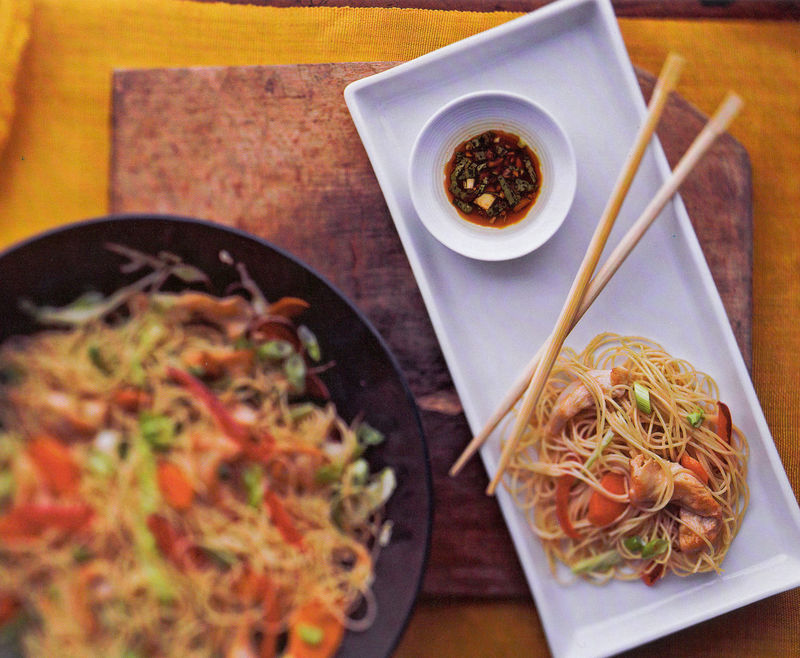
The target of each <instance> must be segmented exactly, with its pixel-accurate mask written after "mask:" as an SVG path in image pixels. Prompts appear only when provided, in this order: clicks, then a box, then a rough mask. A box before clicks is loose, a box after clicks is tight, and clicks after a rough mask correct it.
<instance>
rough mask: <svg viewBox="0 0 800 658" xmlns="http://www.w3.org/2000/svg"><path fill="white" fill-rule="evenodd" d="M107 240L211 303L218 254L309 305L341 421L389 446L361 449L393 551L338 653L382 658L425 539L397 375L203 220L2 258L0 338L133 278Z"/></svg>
mask: <svg viewBox="0 0 800 658" xmlns="http://www.w3.org/2000/svg"><path fill="white" fill-rule="evenodd" d="M107 242H117V243H120V244H124V245H126V246H129V247H132V248H134V249H139V250H141V251H144V252H147V253H157V252H158V251H161V250H166V251H170V252H173V253H175V254H178V255H179V256H181V258H183V260H184V261H186V262H187V263H191V264H192V265H195V266H197V267H199V268H201V269H202V270H203V271H204V272H206V273H207V274H208V275H209V276H210V277H211V280H212V282H213V285H214V290H213V291H212V292H215V293H217V294H223V293H224V292H225V289H226V288H227V287H228V286H229V285H231V284H234V283H236V282H237V281H238V280H239V279H238V274H237V272H236V270H235V269H234V268H232V267H231V266H230V265H224V264H222V263H221V262H220V260H219V252H220V250H223V249H224V250H226V251H228V252H229V253H230V254H231V256H232V257H233V258H234V260H235V261H237V262H242V263H244V264H245V265H246V266H247V269H248V271H249V273H250V275H251V276H252V278H253V279H254V280H255V282H256V283H257V284H258V285H259V286H260V287H261V289H262V290H263V291H264V293H265V294H266V296H267V298H268V299H272V300H275V299H278V298H279V297H281V296H283V295H290V296H295V297H302V298H304V299H306V300H307V301H308V302H310V304H311V308H310V309H309V310H308V311H306V313H305V314H304V315H303V317H302V321H303V322H304V323H305V324H307V325H308V326H309V327H310V328H312V329H313V331H314V332H315V334H316V335H317V338H318V339H319V341H320V345H321V348H322V354H323V356H324V358H325V359H326V360H332V361H334V362H335V364H336V365H335V367H334V368H332V369H330V370H328V371H326V372H325V373H324V374H323V376H322V377H323V380H324V381H325V383H326V384H327V386H328V388H329V389H330V392H331V396H332V398H333V400H334V402H335V403H336V406H337V409H338V411H339V414H340V415H341V416H342V417H343V418H345V419H346V420H348V421H349V420H351V419H352V418H354V417H355V416H356V415H358V414H361V413H363V414H365V417H366V419H367V420H368V421H369V423H370V424H372V425H373V426H375V427H377V428H378V429H380V430H381V431H383V432H384V433H385V434H386V436H387V440H386V441H385V442H384V443H383V444H382V445H381V446H378V447H377V448H375V449H373V450H372V451H370V455H369V458H370V460H371V462H372V465H373V467H374V468H379V467H381V466H383V465H385V464H388V465H391V466H392V467H393V468H394V469H395V472H396V474H397V480H398V486H397V490H396V491H395V493H394V495H393V496H392V498H391V499H390V501H389V503H388V509H387V514H388V516H389V518H391V519H392V521H393V522H394V532H393V536H392V541H391V543H390V544H389V545H388V546H387V547H386V548H385V549H384V550H383V551H382V552H381V554H380V557H379V559H378V562H377V566H376V573H375V584H374V593H375V596H376V598H377V603H378V616H377V619H376V620H375V623H374V624H373V625H372V626H371V627H370V628H369V630H367V631H365V632H362V633H352V632H351V633H347V635H346V636H345V640H344V643H343V645H342V648H341V651H340V654H339V655H341V656H359V657H362V656H370V657H372V656H387V655H389V654H390V653H391V652H392V651H393V649H394V648H395V646H396V645H397V642H398V640H399V639H400V636H401V635H402V632H403V630H404V629H405V626H406V624H407V623H408V619H409V616H410V614H411V611H412V609H413V606H414V602H415V600H416V597H417V594H418V592H419V588H420V586H421V582H422V576H423V572H424V569H425V563H426V561H427V557H428V547H429V541H430V532H431V517H432V506H433V502H432V485H431V474H430V463H429V460H428V452H427V448H426V445H425V438H424V436H423V433H422V425H421V423H420V418H419V412H418V409H417V407H416V404H415V402H414V399H413V397H412V395H411V392H410V391H409V389H408V385H407V384H406V381H405V378H404V376H403V374H402V372H401V371H400V369H399V367H398V365H397V362H396V361H395V359H394V357H393V356H392V355H391V353H390V352H389V349H388V348H387V346H386V345H385V343H384V342H383V340H382V339H381V337H380V336H379V335H378V334H377V332H376V331H375V329H374V328H373V327H372V325H371V324H370V323H369V321H368V320H367V319H366V318H365V317H364V316H363V315H362V314H361V313H360V312H359V311H358V310H357V309H356V308H355V307H354V306H353V304H352V303H351V302H349V301H348V300H347V299H346V298H345V297H344V296H343V295H342V294H341V293H340V292H338V291H337V290H336V289H335V288H334V287H333V286H332V285H331V284H330V283H328V282H327V281H325V280H324V279H323V278H322V277H321V276H320V275H318V274H316V273H315V272H314V271H313V270H311V269H310V268H309V267H307V266H306V265H304V264H303V263H301V262H299V261H298V260H297V259H295V258H294V257H292V256H290V255H289V254H287V253H286V252H284V251H282V250H280V249H278V248H276V247H275V246H273V245H271V244H269V243H267V242H265V241H264V240H261V239H259V238H257V237H255V236H252V235H250V234H247V233H244V232H242V231H238V230H235V229H231V228H227V227H224V226H221V225H218V224H214V223H211V222H206V221H200V220H195V219H188V218H182V217H171V216H159V215H136V216H131V215H125V216H111V217H103V218H99V219H93V220H88V221H85V222H80V223H78V224H72V225H69V226H66V227H63V228H59V229H55V230H52V231H49V232H47V233H44V234H42V235H39V236H36V237H34V238H31V239H29V240H27V241H25V242H23V243H21V244H19V245H16V246H14V247H12V248H10V249H8V250H6V251H5V252H4V253H2V254H0V318H2V326H0V339H5V338H7V337H8V336H10V335H12V334H18V333H29V332H31V331H33V330H35V329H37V327H36V326H35V324H34V323H33V322H32V321H31V319H30V318H29V317H28V316H27V315H26V314H24V313H23V312H22V311H21V310H20V309H19V306H18V302H19V300H20V299H21V298H29V299H30V300H32V301H33V302H34V303H36V304H50V305H62V304H66V303H68V302H70V301H72V300H73V299H74V298H75V297H76V296H78V295H79V294H80V293H83V292H85V291H86V290H89V289H94V290H100V291H101V292H103V293H110V292H113V291H114V290H116V289H117V288H119V287H120V286H122V285H125V284H126V283H130V282H131V280H132V278H131V277H129V276H125V275H123V274H121V273H120V271H119V266H120V265H121V264H122V262H123V259H122V258H121V257H120V256H118V255H117V254H114V253H112V252H110V251H108V250H107V249H105V248H104V246H103V245H104V244H105V243H107Z"/></svg>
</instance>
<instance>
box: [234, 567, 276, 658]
mask: <svg viewBox="0 0 800 658" xmlns="http://www.w3.org/2000/svg"><path fill="white" fill-rule="evenodd" d="M234 587H235V591H236V595H237V596H238V597H239V599H240V600H241V602H242V603H243V604H244V605H246V606H252V605H255V604H257V603H259V602H260V603H261V606H262V610H263V615H264V621H265V622H266V625H265V628H263V629H262V638H261V643H260V646H259V652H258V655H259V658H273V657H274V656H275V655H277V652H278V631H277V624H278V621H279V620H280V610H279V608H278V597H277V589H276V587H275V584H274V583H273V582H272V579H271V578H270V577H269V576H268V575H267V574H265V573H263V572H257V571H254V570H253V569H251V568H250V566H246V567H245V569H244V571H243V572H242V575H241V577H240V578H239V579H238V580H237V581H236V583H235V585H234Z"/></svg>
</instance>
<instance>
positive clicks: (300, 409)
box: [289, 402, 316, 422]
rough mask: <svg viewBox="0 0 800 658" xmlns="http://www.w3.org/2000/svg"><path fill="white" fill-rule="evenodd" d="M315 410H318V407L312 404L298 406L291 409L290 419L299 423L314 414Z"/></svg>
mask: <svg viewBox="0 0 800 658" xmlns="http://www.w3.org/2000/svg"><path fill="white" fill-rule="evenodd" d="M314 409H316V406H315V405H313V404H311V403H310V402H304V403H303V404H296V405H294V406H293V407H291V408H290V409H289V418H291V419H292V420H293V421H294V422H298V421H300V420H303V418H305V417H306V416H308V415H309V414H310V413H312V412H313V411H314Z"/></svg>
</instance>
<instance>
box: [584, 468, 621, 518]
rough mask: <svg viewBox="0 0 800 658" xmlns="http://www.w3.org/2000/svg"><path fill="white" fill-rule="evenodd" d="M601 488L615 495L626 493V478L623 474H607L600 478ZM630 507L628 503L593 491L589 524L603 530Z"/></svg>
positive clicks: (590, 501)
mask: <svg viewBox="0 0 800 658" xmlns="http://www.w3.org/2000/svg"><path fill="white" fill-rule="evenodd" d="M600 486H601V487H603V489H605V490H606V491H608V492H609V493H613V494H623V493H625V490H626V487H625V476H624V475H622V474H621V473H606V474H605V475H604V476H603V477H602V478H600ZM627 507H628V503H621V502H619V501H617V500H613V499H611V498H608V497H607V496H605V495H603V494H602V493H600V492H599V491H593V492H592V496H591V498H589V513H588V515H587V517H588V519H589V523H591V524H592V525H593V526H596V527H598V528H601V527H603V526H607V525H608V524H609V523H612V522H613V521H614V519H616V518H617V517H618V516H619V515H620V514H622V513H623V512H624V511H625V509H626V508H627Z"/></svg>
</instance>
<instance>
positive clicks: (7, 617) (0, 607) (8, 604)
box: [0, 591, 22, 628]
mask: <svg viewBox="0 0 800 658" xmlns="http://www.w3.org/2000/svg"><path fill="white" fill-rule="evenodd" d="M21 609H22V605H21V604H20V601H19V599H18V598H17V597H16V596H14V595H13V594H11V593H9V592H4V591H0V628H2V627H3V626H4V625H5V624H6V623H8V622H9V621H11V620H12V619H14V617H16V616H17V613H18V612H19V611H20V610H21Z"/></svg>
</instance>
